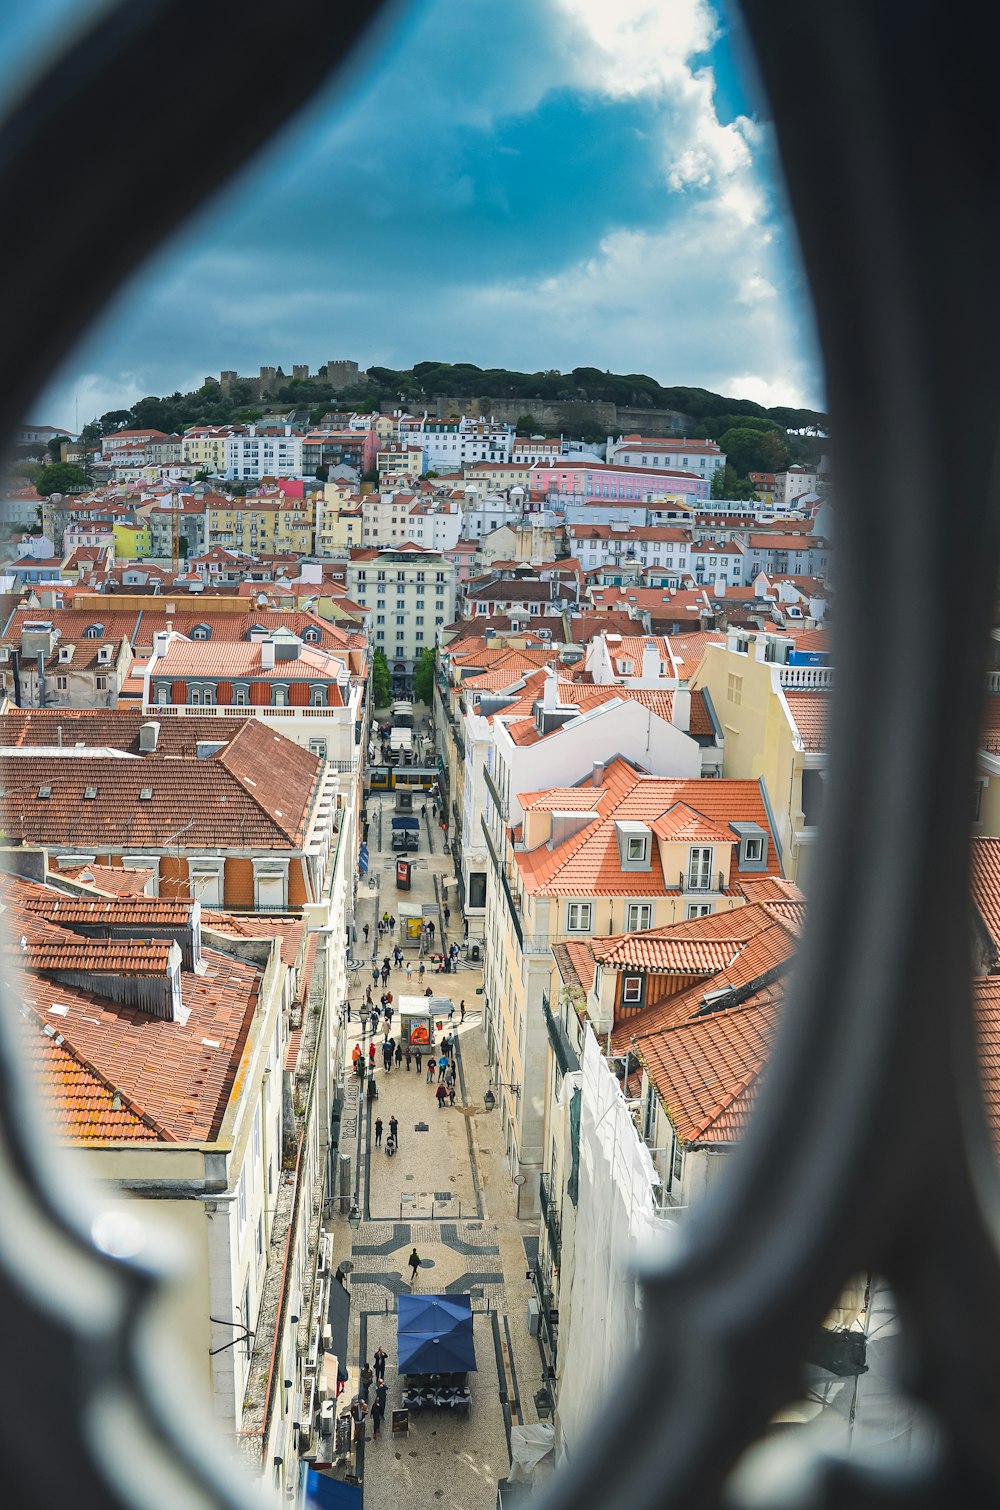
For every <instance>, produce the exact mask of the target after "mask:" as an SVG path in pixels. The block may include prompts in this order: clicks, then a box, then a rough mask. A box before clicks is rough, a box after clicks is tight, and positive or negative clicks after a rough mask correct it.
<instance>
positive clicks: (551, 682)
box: [542, 666, 559, 713]
mask: <svg viewBox="0 0 1000 1510" xmlns="http://www.w3.org/2000/svg"><path fill="white" fill-rule="evenodd" d="M558 704H559V673H558V672H557V671H556V670H555V668H554V667H552V666H550V667H549V669H548V670H547V671H546V673H545V685H544V687H543V689H542V708H543V710H544V711H545V712H546V713H552V712H554V711H555V709H556V708H557V707H558Z"/></svg>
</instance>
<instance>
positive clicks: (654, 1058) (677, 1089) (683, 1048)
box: [636, 990, 779, 1144]
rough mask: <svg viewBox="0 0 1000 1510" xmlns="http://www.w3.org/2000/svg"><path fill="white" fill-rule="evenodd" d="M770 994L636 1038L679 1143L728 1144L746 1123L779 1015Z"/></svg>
mask: <svg viewBox="0 0 1000 1510" xmlns="http://www.w3.org/2000/svg"><path fill="white" fill-rule="evenodd" d="M778 1004H779V1003H778V1001H777V1000H776V999H775V993H774V992H773V991H771V990H765V991H763V992H761V993H760V995H759V996H758V997H755V998H751V1000H749V1001H747V1002H746V1003H744V1004H743V1005H741V1006H739V1007H735V1008H733V1009H732V1010H730V1011H722V1012H712V1013H710V1014H708V1015H707V1016H705V1017H701V1018H698V1019H696V1020H695V1021H693V1022H685V1023H678V1024H677V1025H676V1026H675V1027H672V1028H667V1029H664V1030H663V1031H661V1032H660V1033H657V1034H654V1035H651V1036H649V1037H643V1038H640V1039H639V1041H638V1043H637V1045H636V1052H637V1053H638V1055H639V1058H640V1060H641V1061H642V1063H643V1064H644V1065H645V1066H646V1070H647V1073H648V1074H649V1077H650V1079H651V1080H652V1082H653V1085H654V1086H655V1088H656V1091H657V1094H658V1095H659V1097H660V1098H661V1100H662V1101H663V1104H664V1107H665V1109H666V1111H667V1114H668V1115H669V1117H670V1120H671V1122H672V1123H673V1125H674V1127H675V1129H676V1131H677V1134H678V1136H679V1138H680V1139H681V1140H682V1142H684V1143H687V1144H690V1143H694V1144H701V1143H724V1144H728V1143H735V1142H737V1141H738V1140H739V1139H740V1137H741V1136H742V1135H743V1133H744V1132H745V1130H746V1126H747V1123H748V1121H749V1118H750V1114H751V1112H752V1110H753V1105H754V1101H755V1099H756V1094H757V1086H758V1082H759V1080H760V1076H761V1074H762V1073H763V1071H764V1068H765V1066H766V1064H767V1058H768V1054H769V1052H770V1048H771V1043H772V1041H773V1038H774V1031H775V1025H776V1022H777V1015H778Z"/></svg>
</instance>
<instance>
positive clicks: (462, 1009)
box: [458, 998, 465, 1022]
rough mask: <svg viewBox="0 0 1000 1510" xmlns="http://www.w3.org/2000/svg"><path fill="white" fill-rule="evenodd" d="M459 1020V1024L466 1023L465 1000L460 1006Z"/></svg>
mask: <svg viewBox="0 0 1000 1510" xmlns="http://www.w3.org/2000/svg"><path fill="white" fill-rule="evenodd" d="M458 1020H459V1022H464V1021H465V1000H464V998H463V999H462V1001H460V1002H459V1004H458Z"/></svg>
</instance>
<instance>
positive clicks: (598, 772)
mask: <svg viewBox="0 0 1000 1510" xmlns="http://www.w3.org/2000/svg"><path fill="white" fill-rule="evenodd" d="M675 695H676V694H675ZM604 771H605V764H604V761H603V760H595V761H594V769H593V772H592V774H591V777H590V784H591V786H603V785H604Z"/></svg>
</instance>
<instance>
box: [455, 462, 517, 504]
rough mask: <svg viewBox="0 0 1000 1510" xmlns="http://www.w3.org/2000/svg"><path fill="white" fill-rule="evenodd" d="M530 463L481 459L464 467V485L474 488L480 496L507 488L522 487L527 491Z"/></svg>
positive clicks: (503, 491)
mask: <svg viewBox="0 0 1000 1510" xmlns="http://www.w3.org/2000/svg"><path fill="white" fill-rule="evenodd" d="M530 479H531V465H530V463H528V462H517V461H481V462H478V463H477V464H476V465H475V466H471V467H466V469H465V486H466V487H467V488H475V489H476V492H477V493H478V494H479V495H480V497H482V496H483V495H484V494H486V493H505V492H506V491H507V489H508V488H523V489H524V491H525V493H527V491H528V484H529V482H530Z"/></svg>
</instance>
